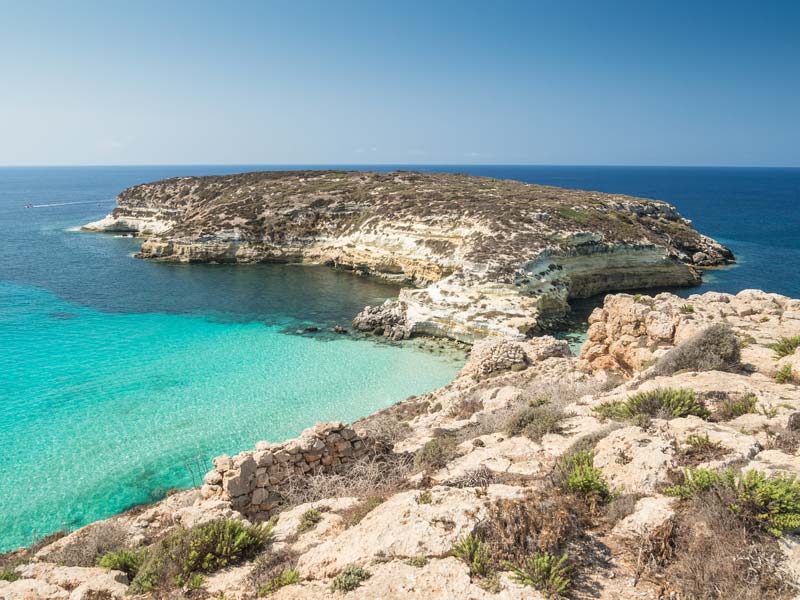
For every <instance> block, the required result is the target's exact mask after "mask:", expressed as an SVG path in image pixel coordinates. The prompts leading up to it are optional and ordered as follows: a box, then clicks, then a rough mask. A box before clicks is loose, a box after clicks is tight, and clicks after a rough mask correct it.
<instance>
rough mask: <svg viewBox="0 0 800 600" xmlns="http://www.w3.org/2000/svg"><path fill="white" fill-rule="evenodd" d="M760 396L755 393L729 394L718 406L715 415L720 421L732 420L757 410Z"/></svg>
mask: <svg viewBox="0 0 800 600" xmlns="http://www.w3.org/2000/svg"><path fill="white" fill-rule="evenodd" d="M757 403H758V397H757V396H756V395H755V394H745V395H744V396H734V397H730V396H727V397H725V398H723V399H722V401H721V402H720V403H719V405H718V406H717V410H716V411H715V412H714V417H716V419H718V420H720V421H730V420H731V419H735V418H736V417H741V416H742V415H746V414H748V413H754V412H756V404H757Z"/></svg>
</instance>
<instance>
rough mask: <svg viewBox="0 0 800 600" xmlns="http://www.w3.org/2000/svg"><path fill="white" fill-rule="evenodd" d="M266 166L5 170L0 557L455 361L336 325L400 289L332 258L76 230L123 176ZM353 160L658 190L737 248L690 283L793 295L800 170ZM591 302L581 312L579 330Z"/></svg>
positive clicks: (364, 404) (386, 399) (360, 407)
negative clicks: (259, 256) (264, 256)
mask: <svg viewBox="0 0 800 600" xmlns="http://www.w3.org/2000/svg"><path fill="white" fill-rule="evenodd" d="M297 167H298V166H297V165H294V166H293V168H297ZM274 168H281V167H275V166H270V167H258V166H244V165H241V166H191V167H186V166H159V167H75V168H72V167H63V168H0V457H2V460H1V461H0V551H2V550H7V549H10V548H14V547H16V546H19V545H21V544H27V543H30V542H32V541H33V540H34V539H35V538H36V537H37V536H41V535H45V534H48V533H51V532H53V531H55V530H58V529H64V528H68V529H73V528H76V527H79V526H81V525H83V524H85V523H87V522H90V521H93V520H96V519H98V518H103V517H107V516H109V515H111V514H113V513H115V512H118V511H120V510H123V509H125V508H128V507H130V506H133V505H136V504H139V503H143V502H149V501H153V500H156V499H158V498H160V497H162V496H163V495H164V494H165V492H166V491H167V490H168V489H169V488H173V487H185V486H190V485H193V484H196V483H198V482H199V480H200V477H202V473H203V472H204V471H205V470H206V469H207V468H208V464H209V460H210V458H211V457H213V456H216V455H218V454H221V453H236V452H238V451H240V450H243V449H248V448H251V447H252V446H253V445H254V443H255V442H256V441H257V440H260V439H267V440H272V441H279V440H281V439H284V438H286V437H290V436H294V435H296V434H297V433H299V432H300V431H301V430H302V429H303V428H305V427H307V426H309V425H312V424H313V423H314V422H315V421H319V420H332V419H340V420H345V421H349V420H353V419H356V418H358V417H361V416H364V415H366V414H369V413H371V412H373V411H375V410H377V409H379V408H382V407H385V406H387V405H389V404H391V403H393V402H396V401H398V400H401V399H403V398H405V397H407V396H409V395H412V394H419V393H423V392H426V391H429V390H432V389H434V388H436V387H439V386H441V385H443V384H445V383H447V382H448V381H449V380H450V379H452V377H453V376H454V375H455V373H456V372H457V370H458V369H459V368H460V366H461V365H462V364H463V360H464V357H463V354H458V353H454V352H447V351H444V352H439V353H430V352H428V351H426V350H424V349H421V348H420V347H418V346H416V345H414V344H409V343H405V344H399V345H398V344H389V343H385V342H379V341H370V340H363V339H354V338H350V337H344V336H338V335H334V334H331V333H329V332H328V331H327V330H329V329H330V328H331V327H332V326H333V325H335V324H346V323H347V322H348V321H349V319H350V318H351V317H352V316H353V315H354V314H355V313H356V312H358V310H360V309H361V308H362V307H363V306H364V305H366V304H375V303H378V302H381V301H382V300H383V299H385V298H389V297H393V296H395V295H396V294H397V291H398V289H397V288H396V287H394V286H391V285H388V284H385V283H381V282H378V281H374V280H370V279H366V278H359V277H356V276H354V275H352V274H349V273H342V272H335V271H333V270H330V269H326V268H323V267H307V266H285V265H258V266H256V265H253V266H244V265H239V266H231V265H168V264H159V263H151V262H144V261H140V260H136V259H134V258H133V257H132V255H133V253H134V252H135V251H136V250H137V248H138V242H137V241H136V240H135V239H130V238H122V237H116V236H114V235H106V234H90V233H82V232H79V231H77V227H78V226H80V225H81V224H83V223H86V222H88V221H91V220H94V219H97V218H100V217H102V216H103V215H105V214H106V213H108V212H109V211H110V210H111V209H112V208H113V206H114V197H115V196H116V194H117V193H119V192H120V191H121V190H122V189H124V188H126V187H128V186H130V185H134V184H137V183H143V182H146V181H153V180H157V179H161V178H165V177H173V176H178V175H202V174H222V173H233V172H240V171H249V170H257V169H274ZM346 168H372V169H381V170H388V169H392V168H406V169H424V170H428V171H451V172H463V173H471V174H475V175H486V176H493V177H501V178H508V179H519V180H522V181H527V182H534V183H542V184H547V185H556V186H561V187H570V188H582V189H593V190H600V191H605V192H614V193H625V194H632V195H637V196H644V197H650V198H657V199H661V200H666V201H668V202H671V203H673V204H675V205H676V206H677V207H678V209H679V210H680V211H681V212H682V213H683V215H684V216H686V217H688V218H690V219H692V220H693V221H694V223H695V225H696V227H697V228H698V229H699V230H700V231H702V232H704V233H706V234H708V235H711V236H712V237H715V238H716V239H717V240H719V241H721V242H723V243H725V244H727V245H729V246H730V247H731V248H732V249H733V251H734V252H735V253H736V255H737V258H738V259H739V264H738V265H737V266H735V267H733V268H728V269H723V270H718V271H713V272H709V273H707V274H706V277H705V281H704V283H703V284H702V285H701V286H700V287H699V288H694V289H691V290H681V291H680V293H683V294H689V293H695V292H702V291H707V290H719V291H725V292H737V291H739V290H741V289H745V288H762V289H765V290H767V291H771V292H778V293H782V294H787V295H792V296H796V297H800V278H798V277H797V274H796V272H797V268H798V266H799V265H800V169H733V168H729V169H719V168H649V167H648V168H645V167H530V166H453V165H448V166H424V167H414V166H408V165H406V166H402V167H399V166H394V165H393V166H389V165H382V166H380V167H374V166H373V167H369V166H364V165H362V166H348V167H346ZM598 301H599V299H591V300H589V301H587V302H582V303H580V304H579V305H576V319H575V330H576V331H577V332H578V333H579V332H580V330H581V328H582V327H583V321H584V319H585V315H586V313H587V311H588V310H589V309H590V308H591V307H592V306H594V305H595V304H596V303H597V302H598ZM308 325H314V326H317V327H320V328H321V330H322V331H321V332H319V333H306V332H305V331H304V329H305V327H306V326H308ZM573 333H575V332H573ZM578 337H579V336H578Z"/></svg>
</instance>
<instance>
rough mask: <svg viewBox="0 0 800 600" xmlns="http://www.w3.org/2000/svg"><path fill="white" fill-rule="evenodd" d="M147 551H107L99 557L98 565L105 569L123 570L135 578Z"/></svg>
mask: <svg viewBox="0 0 800 600" xmlns="http://www.w3.org/2000/svg"><path fill="white" fill-rule="evenodd" d="M144 555H145V551H144V550H143V549H142V550H115V551H111V552H107V553H106V554H104V555H103V556H101V557H100V558H98V559H97V566H98V567H103V568H104V569H114V570H116V571H122V572H123V573H125V574H126V575H128V577H130V578H131V579H133V577H134V576H135V575H136V573H137V572H138V571H139V567H141V566H142V561H143V560H144Z"/></svg>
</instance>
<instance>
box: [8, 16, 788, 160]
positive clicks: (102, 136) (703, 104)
mask: <svg viewBox="0 0 800 600" xmlns="http://www.w3.org/2000/svg"><path fill="white" fill-rule="evenodd" d="M159 163H169V164H179V163H180V164H182V163H201V164H211V163H238V164H271V163H277V164H293V163H294V164H300V163H316V164H320V163H334V164H336V163H338V164H342V163H360V164H364V163H540V164H641V165H645V164H647V165H754V166H763V165H776V166H800V2H798V1H793V0H787V1H783V2H780V1H777V0H773V1H767V0H765V1H760V2H757V1H753V2H738V1H736V0H729V1H725V2H715V1H711V0H693V1H681V0H661V1H658V2H656V1H650V0H631V1H629V2H622V1H617V2H614V1H606V0H587V1H584V2H578V1H571V0H558V1H555V0H554V1H544V0H543V1H534V0H530V1H528V2H513V1H502V0H494V1H491V0H486V1H484V2H473V1H470V0H458V1H452V2H451V1H431V0H427V1H420V2H412V1H410V0H403V1H394V2H390V1H388V0H385V1H383V0H374V1H371V2H356V1H346V0H342V1H337V0H325V1H320V2H311V1H308V2H305V1H300V0H293V1H278V0H275V1H268V0H261V1H257V2H247V1H241V0H239V1H237V2H221V1H220V2H202V1H199V0H191V1H187V2H179V1H168V0H160V1H158V2H148V1H145V0H137V1H129V2H127V1H126V2H123V1H121V0H119V1H113V0H104V1H99V0H98V1H97V2H82V1H79V0H71V1H69V2H64V1H58V2H44V1H36V0H15V1H13V2H11V1H7V0H0V165H30V164H69V165H73V164H159Z"/></svg>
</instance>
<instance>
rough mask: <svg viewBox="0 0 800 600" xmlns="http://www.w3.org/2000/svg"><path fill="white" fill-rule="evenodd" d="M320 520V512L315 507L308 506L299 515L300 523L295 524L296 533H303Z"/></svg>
mask: <svg viewBox="0 0 800 600" xmlns="http://www.w3.org/2000/svg"><path fill="white" fill-rule="evenodd" d="M321 520H322V513H320V512H319V511H318V510H317V509H316V508H309V509H308V510H307V511H306V512H304V513H303V514H302V515H300V523H299V524H298V525H297V533H303V532H304V531H309V530H310V529H313V528H314V527H315V526H316V525H317V523H319V522H320V521H321Z"/></svg>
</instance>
